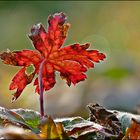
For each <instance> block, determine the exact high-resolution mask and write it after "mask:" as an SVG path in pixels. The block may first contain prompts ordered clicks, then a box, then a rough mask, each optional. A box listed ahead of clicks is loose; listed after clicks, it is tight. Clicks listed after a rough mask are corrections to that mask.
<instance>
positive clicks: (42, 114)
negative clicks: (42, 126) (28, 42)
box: [38, 59, 45, 118]
mask: <svg viewBox="0 0 140 140" xmlns="http://www.w3.org/2000/svg"><path fill="white" fill-rule="evenodd" d="M44 62H45V59H44V60H43V61H42V62H41V64H40V66H39V74H38V83H39V95H40V114H41V117H42V118H43V117H44V98H43V84H42V70H43V64H44Z"/></svg>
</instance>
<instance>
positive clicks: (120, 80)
mask: <svg viewBox="0 0 140 140" xmlns="http://www.w3.org/2000/svg"><path fill="white" fill-rule="evenodd" d="M61 11H62V12H64V13H66V14H67V16H68V22H70V23H71V28H70V30H69V34H68V37H67V40H66V41H65V44H64V45H68V44H73V43H75V42H79V43H86V42H90V43H91V48H92V49H98V50H99V51H101V52H103V53H105V54H106V56H107V58H106V60H105V61H104V62H102V63H100V64H96V65H95V68H94V69H90V70H89V71H88V72H87V75H88V78H87V80H86V81H84V82H81V83H79V84H78V85H77V86H73V85H72V86H71V87H68V86H67V85H66V84H65V81H62V80H61V79H60V77H59V76H58V74H57V84H56V85H55V87H54V88H53V89H52V90H50V91H48V92H47V93H46V94H45V95H44V97H45V112H47V113H48V114H50V115H52V116H54V117H61V116H76V115H81V116H83V117H87V116H88V111H87V108H86V105H87V104H88V103H91V102H97V103H99V104H101V105H103V106H105V107H107V108H108V109H118V110H124V111H130V112H136V110H137V108H136V107H137V105H138V104H139V103H140V2H139V1H135V2H133V1H130V2H127V1H126V2H121V1H116V2H115V1H114V2H113V1H109V2H106V1H100V2H97V1H89V2H88V1H66V2H65V1H40V2H39V1H38V2H36V1H29V2H28V1H23V2H22V1H20V2H18V1H15V2H14V1H11V2H10V1H7V2H4V1H1V2H0V51H6V50H7V49H9V50H22V49H24V48H27V49H34V48H33V46H32V44H31V42H30V40H29V39H28V37H27V34H28V32H29V31H30V28H31V26H32V25H33V24H35V23H39V22H41V23H42V24H43V25H45V27H47V17H48V15H50V14H53V13H55V12H61ZM19 69H20V68H19V67H12V66H7V65H4V64H2V62H0V106H4V107H7V108H29V109H34V110H37V111H39V95H38V94H37V93H35V92H34V89H35V88H34V87H33V84H30V85H29V86H28V87H26V89H25V90H24V92H23V94H22V95H21V96H20V98H19V99H18V100H17V101H16V102H15V103H11V97H12V93H13V91H9V90H8V86H9V84H10V81H11V79H12V77H13V76H14V74H15V73H16V72H17V71H18V70H19Z"/></svg>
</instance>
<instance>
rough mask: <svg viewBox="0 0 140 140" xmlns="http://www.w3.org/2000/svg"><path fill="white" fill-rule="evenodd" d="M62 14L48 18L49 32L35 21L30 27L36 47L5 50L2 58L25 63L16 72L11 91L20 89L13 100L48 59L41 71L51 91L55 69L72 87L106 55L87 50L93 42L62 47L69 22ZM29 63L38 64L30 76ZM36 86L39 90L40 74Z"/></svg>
mask: <svg viewBox="0 0 140 140" xmlns="http://www.w3.org/2000/svg"><path fill="white" fill-rule="evenodd" d="M65 22H66V16H65V15H64V14H63V13H56V14H54V15H53V16H49V18H48V23H49V27H48V32H46V31H45V29H44V27H43V25H42V24H36V25H34V26H33V27H32V28H31V33H30V34H29V38H30V39H31V40H32V42H33V45H34V46H35V48H36V50H23V51H13V52H4V53H2V54H0V58H1V59H2V60H3V62H4V63H5V64H10V65H14V66H23V68H22V69H21V70H20V71H19V72H18V73H17V74H16V76H15V77H14V78H13V80H12V83H11V85H10V90H13V89H17V92H16V93H14V99H17V98H18V97H19V96H20V94H21V92H22V91H23V89H24V88H25V87H26V85H27V84H29V83H30V82H31V81H32V79H33V77H34V75H35V74H38V72H39V66H40V63H41V62H42V61H43V60H44V59H45V63H44V65H43V72H42V82H43V89H44V90H45V91H46V90H49V89H51V88H52V87H53V86H54V85H55V71H58V72H60V76H61V77H62V79H66V81H67V84H68V85H69V86H70V85H71V82H72V83H73V84H74V85H75V84H76V83H78V82H80V81H83V80H85V79H86V75H85V74H84V73H85V72H86V71H87V70H88V68H91V67H94V62H99V61H100V60H103V59H104V58H105V55H104V54H103V53H100V52H98V51H97V50H87V49H88V48H89V46H90V44H88V43H87V44H84V45H80V44H78V43H77V44H74V45H69V46H66V47H64V48H60V47H61V46H62V45H63V43H64V41H65V39H66V34H67V31H68V28H69V26H70V24H69V23H65ZM30 65H33V66H34V67H35V70H34V72H33V73H32V74H31V75H27V74H26V72H25V71H26V68H27V67H28V66H30ZM34 85H35V86H36V91H37V92H39V90H38V89H39V85H38V77H37V78H36V80H35V82H34Z"/></svg>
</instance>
